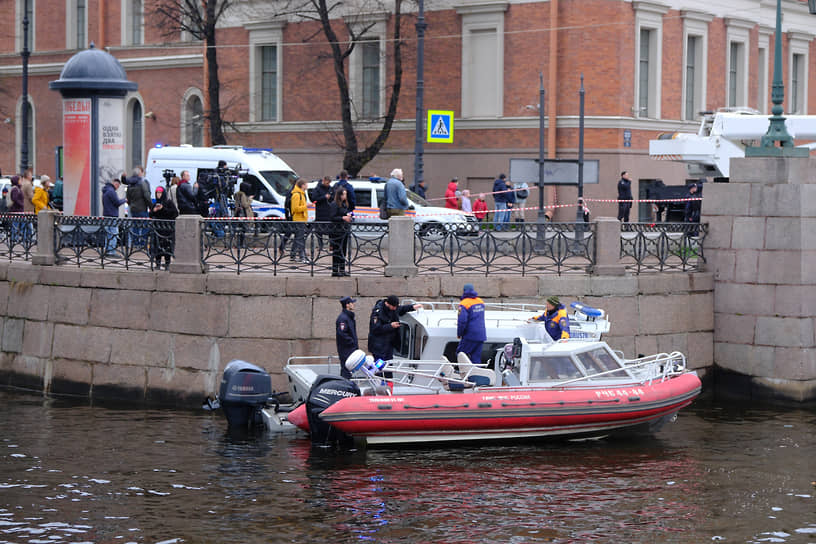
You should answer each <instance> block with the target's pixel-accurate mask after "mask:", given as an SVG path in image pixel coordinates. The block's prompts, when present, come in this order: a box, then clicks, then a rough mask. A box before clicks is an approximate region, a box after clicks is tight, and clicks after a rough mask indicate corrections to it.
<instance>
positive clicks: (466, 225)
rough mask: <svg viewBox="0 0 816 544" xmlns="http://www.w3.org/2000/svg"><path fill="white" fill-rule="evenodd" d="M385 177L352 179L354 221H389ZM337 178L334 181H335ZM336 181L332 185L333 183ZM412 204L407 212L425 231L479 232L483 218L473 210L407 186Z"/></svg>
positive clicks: (363, 222)
mask: <svg viewBox="0 0 816 544" xmlns="http://www.w3.org/2000/svg"><path fill="white" fill-rule="evenodd" d="M386 181H387V180H386V179H385V178H369V179H350V180H349V183H350V184H351V186H352V187H354V197H355V201H356V207H355V209H354V222H355V223H357V224H384V223H386V222H387V221H386V220H384V219H380V208H379V203H380V201H381V200H382V199H383V198H385V182H386ZM318 183H319V182H317V181H313V182H311V183H309V185H308V188H309V189H312V188H314V187H315V186H316V185H317V184H318ZM334 183H336V182H333V184H334ZM333 184H332V185H333ZM405 191H406V193H407V195H408V200H409V202H410V205H409V207H408V210H406V212H405V215H407V216H410V217H413V218H414V221H415V222H416V223H418V224H420V225H421V226H420V230H419V233H420V234H421V235H426V234H432V233H442V232H444V231H445V230H450V229H451V228H452V227H455V229H454V230H455V232H456V233H457V234H476V233H478V232H479V222H478V221H477V220H476V217H474V216H473V214H469V213H465V212H463V211H461V210H451V209H449V208H440V207H438V206H431V205H430V204H428V201H427V200H425V199H424V198H422V197H421V196H419V195H418V194H416V193H414V192H413V191H410V190H408V189H405ZM309 220H310V221H311V220H314V205H313V204H309Z"/></svg>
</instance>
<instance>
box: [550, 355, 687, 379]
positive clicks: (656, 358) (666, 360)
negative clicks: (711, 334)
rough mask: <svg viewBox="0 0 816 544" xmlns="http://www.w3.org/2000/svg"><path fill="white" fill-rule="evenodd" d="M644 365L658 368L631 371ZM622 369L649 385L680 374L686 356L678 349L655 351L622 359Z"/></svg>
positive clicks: (592, 375)
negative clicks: (654, 352) (649, 370)
mask: <svg viewBox="0 0 816 544" xmlns="http://www.w3.org/2000/svg"><path fill="white" fill-rule="evenodd" d="M644 367H648V368H650V369H658V372H649V373H648V374H647V375H646V376H638V375H636V374H635V373H634V372H631V370H633V369H638V368H644ZM623 369H625V370H629V371H630V372H629V374H630V375H632V377H634V378H635V379H640V383H642V384H645V383H646V382H648V383H649V385H651V384H652V382H653V381H655V380H656V379H658V378H659V380H660V381H665V380H666V378H668V377H669V376H674V375H675V374H682V373H683V372H684V371H685V369H686V356H685V355H683V354H682V353H680V352H679V351H673V352H671V353H656V354H654V355H647V356H646V357H641V358H640V359H630V360H624V361H623ZM620 370H621V368H613V369H612V370H605V371H603V372H598V373H596V374H590V375H587V376H580V377H578V378H572V379H570V380H566V381H563V382H558V383H557V384H553V387H561V386H564V385H570V384H573V383H577V382H582V381H591V380H594V379H596V378H599V377H603V376H606V375H608V374H614V373H615V372H620Z"/></svg>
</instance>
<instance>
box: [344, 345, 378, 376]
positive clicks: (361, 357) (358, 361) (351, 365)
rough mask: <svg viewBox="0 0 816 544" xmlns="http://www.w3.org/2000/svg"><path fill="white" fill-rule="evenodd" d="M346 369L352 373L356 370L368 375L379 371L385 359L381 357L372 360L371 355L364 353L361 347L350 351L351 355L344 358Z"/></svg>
mask: <svg viewBox="0 0 816 544" xmlns="http://www.w3.org/2000/svg"><path fill="white" fill-rule="evenodd" d="M345 364H346V369H347V370H348V371H349V372H351V373H352V374H354V373H355V372H357V371H358V370H360V371H362V372H364V373H365V374H367V375H369V376H373V375H374V374H375V373H377V372H379V371H381V370H382V369H383V367H384V366H385V361H383V360H382V359H377V360H376V361H375V360H374V357H372V356H371V355H366V354H365V352H364V351H363V350H361V349H357V350H354V351H352V352H351V355H349V356H348V358H346V363H345Z"/></svg>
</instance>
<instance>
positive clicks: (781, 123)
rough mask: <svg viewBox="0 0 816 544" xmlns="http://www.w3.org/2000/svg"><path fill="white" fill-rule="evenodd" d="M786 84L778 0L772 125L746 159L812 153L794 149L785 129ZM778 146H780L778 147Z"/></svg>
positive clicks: (811, 1) (778, 1)
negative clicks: (783, 71)
mask: <svg viewBox="0 0 816 544" xmlns="http://www.w3.org/2000/svg"><path fill="white" fill-rule="evenodd" d="M808 8H810V10H811V13H814V10H816V1H814V0H808ZM784 100H785V84H784V83H783V81H782V0H776V31H775V34H774V72H773V84H772V85H771V102H773V107H771V113H772V114H773V115H771V117H770V118H769V119H770V123H769V124H768V132H766V133H765V135H764V136H763V137H762V139H761V140H760V145H759V147H755V146H749V147H746V148H745V156H746V157H807V156H808V155H809V154H810V151H809V150H808V149H806V148H804V147H794V145H793V138H791V135H790V134H789V133H788V129H787V128H786V127H785V117H784V116H783V115H782V114H783V113H784V111H785V110H784V108H783V107H782V102H784ZM777 144H778V146H777Z"/></svg>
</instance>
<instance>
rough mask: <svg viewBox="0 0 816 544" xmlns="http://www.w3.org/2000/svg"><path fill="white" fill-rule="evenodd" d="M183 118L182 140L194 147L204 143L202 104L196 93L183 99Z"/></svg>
mask: <svg viewBox="0 0 816 544" xmlns="http://www.w3.org/2000/svg"><path fill="white" fill-rule="evenodd" d="M183 119H184V126H183V127H182V128H183V132H184V138H183V139H184V142H185V143H188V144H190V145H193V146H196V147H200V146H202V145H204V105H203V104H202V103H201V98H200V97H199V96H198V95H196V94H193V95H191V96H190V97H188V98H187V100H185V102H184V116H183Z"/></svg>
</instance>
